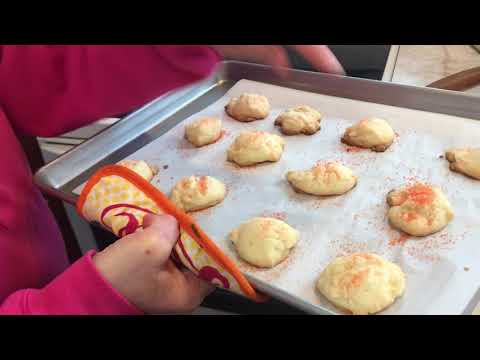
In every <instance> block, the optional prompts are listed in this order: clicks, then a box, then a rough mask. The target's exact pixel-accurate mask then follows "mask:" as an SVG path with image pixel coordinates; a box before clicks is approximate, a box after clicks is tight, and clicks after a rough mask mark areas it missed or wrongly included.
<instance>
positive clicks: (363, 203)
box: [128, 80, 480, 314]
mask: <svg viewBox="0 0 480 360" xmlns="http://www.w3.org/2000/svg"><path fill="white" fill-rule="evenodd" d="M243 92H254V93H259V94H263V95H265V96H267V97H268V99H269V101H270V104H271V107H272V110H271V112H270V115H269V116H268V118H267V119H265V120H260V121H255V122H252V123H240V122H238V121H235V120H233V119H231V118H230V117H229V116H228V115H226V113H225V111H224V106H225V105H226V104H227V103H228V101H229V99H230V98H231V97H232V96H238V95H240V94H241V93H243ZM301 104H305V105H310V106H313V107H315V108H317V109H318V110H319V111H320V112H321V113H322V114H323V115H324V117H323V120H322V129H321V130H320V131H319V132H317V133H316V134H315V135H313V136H304V135H299V136H285V140H286V147H285V151H284V153H283V156H282V158H281V160H280V161H279V162H277V163H271V164H265V165H260V166H257V167H253V168H246V169H241V168H238V167H237V166H235V165H233V164H231V163H229V162H227V161H226V152H227V149H228V147H229V146H230V144H231V143H232V142H233V140H234V139H235V136H236V135H238V134H239V133H240V132H241V131H244V130H250V129H261V130H266V131H270V132H272V133H277V134H280V132H279V130H278V128H276V127H275V126H274V124H273V122H274V119H275V118H276V116H277V115H278V114H279V113H280V112H281V111H283V110H284V109H286V108H289V107H292V106H296V105H301ZM204 115H208V116H215V117H219V118H221V119H222V121H223V127H224V129H225V134H224V136H223V137H222V138H221V139H220V141H218V142H217V143H215V144H212V145H209V146H206V147H203V148H195V147H193V146H192V145H190V144H189V143H188V142H187V141H186V140H185V139H184V137H183V135H184V127H185V125H186V124H187V123H190V122H191V121H194V120H195V119H197V118H198V117H200V116H204ZM365 116H376V117H381V118H384V119H386V120H387V121H388V122H389V123H390V124H391V125H392V126H393V128H394V129H395V131H396V133H397V138H396V139H395V142H394V144H393V145H392V146H391V147H390V148H389V149H388V150H387V151H386V152H384V153H375V152H371V151H370V150H359V149H357V148H351V147H348V146H346V145H344V144H342V143H341V142H340V137H341V136H342V134H343V132H344V130H345V129H346V128H347V127H348V126H350V125H352V124H353V123H354V122H356V121H358V120H360V119H362V118H363V117H365ZM479 139H480V122H478V121H475V120H470V119H464V118H459V117H454V116H448V115H441V114H435V113H427V112H423V111H417V110H410V109H403V108H397V107H392V106H386V105H378V104H374V103H368V102H361V101H356V100H350V99H343V98H335V97H331V96H325V95H318V94H313V93H307V92H303V91H297V90H293V89H288V88H281V87H277V86H273V85H269V84H263V83H258V82H253V81H249V80H242V81H239V82H238V83H237V84H236V85H235V86H234V87H233V88H232V89H231V90H230V91H229V92H228V93H227V94H226V95H225V96H224V97H222V98H221V99H220V100H218V101H217V102H215V103H214V104H212V105H210V106H208V107H207V108H205V109H204V110H202V111H201V112H199V113H197V114H195V115H194V116H192V117H190V118H188V119H186V120H185V121H184V122H183V123H181V124H179V125H178V126H176V127H175V128H173V129H172V130H170V131H169V132H168V133H167V134H165V135H164V136H162V137H160V138H159V139H157V140H155V141H153V142H152V143H150V144H149V145H147V146H146V147H144V148H142V149H141V150H139V151H137V152H136V153H134V154H132V155H131V156H129V157H128V158H129V159H138V160H145V161H147V162H149V163H151V164H154V165H156V166H158V167H159V169H160V172H159V174H158V175H157V176H156V177H155V179H154V180H153V183H154V184H155V185H156V186H157V187H158V188H160V189H161V190H162V191H163V192H165V193H166V194H170V190H171V188H172V187H173V186H174V184H175V183H176V182H177V181H178V180H180V179H181V178H182V177H184V176H190V175H210V176H214V177H216V178H218V179H219V180H221V181H223V182H224V183H225V184H226V185H227V187H228V195H227V197H226V199H225V201H223V202H222V203H221V204H219V205H217V206H215V207H213V208H210V209H207V210H204V211H200V212H196V213H194V216H195V218H196V219H197V220H198V222H199V224H200V225H201V226H202V227H203V229H204V230H205V231H206V232H207V233H208V234H209V236H210V237H211V238H212V239H214V240H215V241H216V242H217V244H218V245H219V246H220V247H221V248H222V249H223V250H224V251H225V252H226V253H227V255H229V256H230V257H231V258H232V259H234V260H235V261H236V263H237V264H238V266H239V267H240V268H241V270H242V271H244V272H245V273H247V274H249V275H251V276H254V277H255V278H258V279H260V280H263V281H265V282H268V283H270V284H273V285H274V286H276V287H279V288H281V289H283V290H285V291H287V292H289V293H291V294H294V295H295V296H297V297H299V298H302V299H303V300H305V301H308V302H310V303H312V304H315V305H321V306H324V307H326V308H328V309H331V310H333V311H335V312H337V313H341V312H340V311H339V310H338V309H335V308H334V307H333V306H332V305H330V304H329V302H328V301H327V300H326V299H325V298H323V297H322V296H321V295H320V294H319V293H318V292H317V290H316V287H315V285H316V280H317V278H318V275H319V274H320V272H321V271H322V269H323V268H324V267H325V266H326V265H327V264H328V263H329V262H330V261H331V260H332V259H333V258H334V257H336V256H338V255H344V254H349V253H352V252H356V251H368V252H374V253H377V254H379V255H382V256H384V257H385V258H386V259H388V260H390V261H393V262H395V263H397V264H398V265H399V266H400V267H401V268H402V269H403V271H404V272H405V273H406V276H407V287H406V291H405V294H404V296H403V297H402V298H400V299H399V300H397V301H396V302H395V303H394V304H393V305H392V306H391V307H390V308H388V309H387V310H385V311H384V312H383V314H461V313H462V312H463V311H464V309H465V307H466V306H467V304H468V303H469V301H470V300H472V297H473V296H474V294H475V292H476V291H477V289H478V288H479V285H480V227H479V226H478V216H479V214H480V211H479V210H480V181H475V180H472V179H469V178H467V177H465V176H463V175H461V174H457V173H452V172H451V171H450V170H449V169H448V162H447V161H446V160H445V159H444V158H440V156H441V155H443V154H444V152H445V150H446V149H448V148H450V147H456V146H458V147H465V146H474V145H478V143H479ZM319 160H337V161H340V162H342V163H343V164H344V165H346V166H348V167H350V168H351V169H352V170H353V171H354V173H355V174H356V175H357V176H358V177H359V182H358V185H357V186H356V187H355V188H354V189H353V190H352V191H350V192H349V193H347V194H346V195H343V196H338V197H325V198H319V197H314V196H309V195H301V194H297V193H295V192H294V191H293V190H292V189H291V187H290V185H289V184H288V182H287V181H286V179H285V174H286V172H287V171H289V170H299V169H308V168H310V167H311V166H312V165H314V164H315V163H316V162H317V161H319ZM414 181H425V182H428V183H431V184H434V185H437V186H439V187H440V188H441V189H442V190H443V191H444V192H445V194H446V196H447V198H448V199H449V200H450V202H451V203H452V206H453V208H454V211H455V219H454V221H453V222H451V223H450V224H449V225H448V226H447V228H445V229H444V230H443V231H441V232H439V233H437V234H434V235H431V236H428V237H425V238H413V237H409V238H407V239H405V238H404V237H402V236H401V234H400V233H399V232H398V231H396V230H394V229H392V228H391V227H390V225H389V224H388V221H387V219H386V213H387V209H388V206H387V204H386V194H387V193H388V191H390V190H391V189H394V188H396V187H399V186H402V185H404V184H406V183H411V182H414ZM254 216H273V217H277V218H280V219H282V220H284V221H286V222H287V223H288V224H290V225H291V226H293V227H294V228H296V229H297V230H299V231H300V234H301V237H300V241H299V243H298V246H297V247H296V248H295V249H294V250H293V251H292V253H291V254H290V256H289V257H288V258H287V260H285V261H284V262H282V263H281V264H279V265H278V266H277V267H275V268H273V269H270V270H261V269H256V268H254V267H253V266H249V265H248V264H246V263H245V262H243V261H242V260H241V259H239V258H238V256H237V255H236V253H235V250H234V248H233V246H232V244H231V243H230V242H229V241H228V239H227V236H228V233H229V232H230V231H231V230H232V229H233V228H235V227H236V226H238V225H240V224H241V223H243V222H245V221H247V220H249V219H250V218H252V217H254Z"/></svg>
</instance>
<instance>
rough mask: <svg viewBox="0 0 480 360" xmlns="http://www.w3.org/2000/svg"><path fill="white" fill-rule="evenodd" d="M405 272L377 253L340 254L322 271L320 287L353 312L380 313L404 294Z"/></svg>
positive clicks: (361, 313)
mask: <svg viewBox="0 0 480 360" xmlns="http://www.w3.org/2000/svg"><path fill="white" fill-rule="evenodd" d="M405 284H406V280H405V274H404V273H403V271H402V270H401V269H400V267H399V266H398V265H396V264H393V263H391V262H389V261H387V260H385V259H383V258H382V257H380V256H378V255H376V254H369V253H356V254H352V255H349V256H342V257H337V258H336V259H334V260H333V261H332V262H331V263H330V264H329V265H328V266H327V267H326V268H325V269H324V270H323V271H322V273H321V274H320V277H319V278H318V281H317V289H318V290H319V291H320V293H321V294H322V295H323V296H325V297H326V298H327V299H328V300H329V301H330V302H332V303H333V304H334V305H335V306H337V307H338V308H340V309H343V310H347V311H349V312H351V313H352V314H354V315H368V314H375V313H378V312H380V311H382V310H384V309H386V308H387V307H389V306H390V305H392V304H393V303H394V302H395V300H396V299H397V298H398V297H400V296H402V295H403V293H404V291H405Z"/></svg>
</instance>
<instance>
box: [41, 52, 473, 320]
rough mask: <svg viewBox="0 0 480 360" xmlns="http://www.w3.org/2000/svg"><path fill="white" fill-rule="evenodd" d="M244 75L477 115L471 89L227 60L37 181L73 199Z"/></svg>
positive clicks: (282, 295)
mask: <svg viewBox="0 0 480 360" xmlns="http://www.w3.org/2000/svg"><path fill="white" fill-rule="evenodd" d="M242 79H248V80H253V81H258V82H263V83H268V84H273V85H278V86H282V87H288V88H293V89H297V90H303V91H308V92H313V93H318V94H324V95H330V96H334V97H340V98H347V99H353V100H360V101H366V102H371V103H377V104H384V105H392V106H396V107H403V108H410V109H416V110H423V111H428V112H434V113H440V114H447V115H453V116H460V117H465V118H469V119H475V120H480V99H478V98H476V97H474V96H471V95H466V94H461V93H455V92H450V91H444V90H437V89H431V88H419V87H413V86H407V85H397V84H392V83H385V82H381V81H375V80H364V79H357V78H348V77H342V76H336V75H328V74H321V73H315V72H307V71H300V70H286V73H284V76H280V75H278V74H277V73H275V72H274V71H272V68H271V67H269V66H264V65H256V64H249V63H243V62H236V61H225V62H221V63H220V64H219V65H218V67H217V68H216V70H215V72H214V73H213V74H212V75H211V76H210V77H208V78H207V79H205V80H204V81H201V82H199V83H196V84H193V85H191V86H189V87H185V88H183V89H180V90H177V91H173V92H170V93H167V94H165V95H164V96H161V97H159V98H158V99H156V100H154V101H152V102H150V103H148V104H146V105H145V106H143V107H142V108H140V109H139V110H137V111H135V112H134V113H132V114H130V115H129V116H127V117H125V118H123V119H122V120H120V121H119V122H117V123H116V124H115V125H113V126H112V127H110V128H108V129H106V130H104V131H103V132H101V133H100V134H98V135H97V136H95V137H94V138H92V139H90V140H88V141H86V142H84V143H82V144H81V145H79V146H77V147H75V148H74V149H72V150H71V151H69V152H68V153H65V154H64V155H62V156H61V157H59V158H58V159H56V160H54V161H52V162H51V163H49V164H47V165H46V166H44V167H43V168H41V169H40V170H39V171H38V172H37V173H36V174H35V182H36V184H37V185H38V186H39V187H40V188H41V189H42V191H44V192H45V193H47V194H49V195H51V196H54V197H57V198H60V199H62V200H64V201H66V202H68V203H71V204H74V203H75V202H76V199H77V195H76V194H74V193H73V190H74V189H75V188H77V187H78V186H79V185H81V184H83V183H84V182H85V181H87V179H88V178H89V176H91V175H92V173H93V172H94V171H95V170H96V169H98V168H99V167H101V166H103V165H106V164H111V163H115V162H117V161H120V160H122V159H123V158H125V157H127V156H129V155H130V154H132V153H134V152H136V151H137V150H139V149H141V148H142V147H144V146H145V145H147V144H148V143H150V142H151V141H153V140H155V139H157V138H158V137H160V136H162V135H163V134H165V133H166V132H167V131H169V130H170V129H171V128H173V127H174V126H176V125H177V124H178V123H180V122H182V121H183V120H184V119H186V118H188V117H189V116H191V115H193V114H195V113H197V112H199V111H200V110H202V109H204V108H205V107H207V106H208V105H209V104H211V103H213V102H215V101H216V100H218V99H219V98H220V97H222V96H223V95H224V94H225V93H226V92H227V91H228V90H229V89H230V88H231V87H232V86H233V85H234V84H235V83H236V82H237V81H239V80H242ZM247 277H248V278H249V280H251V281H252V283H253V284H254V285H255V286H256V287H257V288H258V289H259V290H261V291H264V292H266V293H268V294H270V295H271V296H273V297H275V298H277V299H279V300H282V301H285V302H286V303H289V304H291V305H293V306H295V307H297V308H300V309H302V310H304V311H306V312H308V313H315V314H333V313H332V312H331V311H329V310H328V309H324V308H319V307H317V306H313V305H311V304H309V303H308V302H305V301H303V300H301V299H299V298H297V297H294V296H292V295H290V294H288V293H286V292H284V291H282V290H280V289H278V288H276V287H273V286H271V285H269V284H267V283H264V282H261V281H258V280H256V279H253V278H251V277H250V276H248V275H247ZM477 297H478V296H475V298H477ZM474 305H475V304H473V302H472V306H474ZM469 307H470V306H469Z"/></svg>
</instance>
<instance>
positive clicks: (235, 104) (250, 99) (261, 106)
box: [225, 93, 270, 122]
mask: <svg viewBox="0 0 480 360" xmlns="http://www.w3.org/2000/svg"><path fill="white" fill-rule="evenodd" d="M225 111H226V112H227V114H228V115H230V116H231V117H232V118H234V119H235V120H238V121H242V122H250V121H255V120H261V119H265V118H266V117H267V116H268V113H269V112H270V104H269V102H268V99H267V98H266V97H265V96H263V95H258V94H250V93H244V94H242V95H240V97H238V98H237V97H234V98H232V99H231V100H230V102H229V103H228V104H227V105H226V106H225Z"/></svg>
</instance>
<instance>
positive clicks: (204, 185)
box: [198, 176, 208, 195]
mask: <svg viewBox="0 0 480 360" xmlns="http://www.w3.org/2000/svg"><path fill="white" fill-rule="evenodd" d="M198 187H199V188H200V192H201V193H202V194H203V195H205V194H206V193H207V188H208V184H207V177H206V176H202V177H201V178H200V181H199V182H198Z"/></svg>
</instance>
